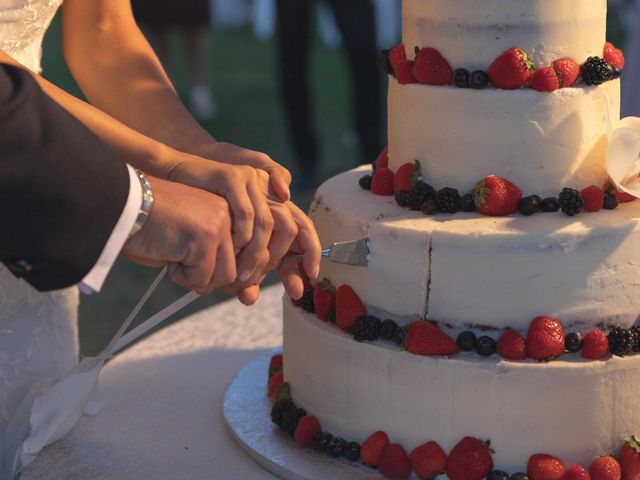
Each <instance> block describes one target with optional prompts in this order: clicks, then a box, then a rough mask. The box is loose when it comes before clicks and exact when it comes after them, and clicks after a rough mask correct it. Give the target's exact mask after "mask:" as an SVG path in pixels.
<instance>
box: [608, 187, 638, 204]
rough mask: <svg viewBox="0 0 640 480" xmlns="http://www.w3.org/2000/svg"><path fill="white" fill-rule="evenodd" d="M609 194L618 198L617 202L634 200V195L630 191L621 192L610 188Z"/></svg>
mask: <svg viewBox="0 0 640 480" xmlns="http://www.w3.org/2000/svg"><path fill="white" fill-rule="evenodd" d="M611 194H612V195H614V196H615V197H616V198H617V199H618V202H619V203H628V202H633V201H634V200H636V197H634V196H633V195H631V194H630V193H627V192H623V191H621V190H612V191H611Z"/></svg>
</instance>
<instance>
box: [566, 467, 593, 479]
mask: <svg viewBox="0 0 640 480" xmlns="http://www.w3.org/2000/svg"><path fill="white" fill-rule="evenodd" d="M562 480H591V475H589V472H587V471H586V470H585V469H584V467H583V466H582V465H578V464H576V465H571V467H569V468H568V469H567V471H566V472H564V476H563V477H562Z"/></svg>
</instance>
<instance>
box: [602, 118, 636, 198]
mask: <svg viewBox="0 0 640 480" xmlns="http://www.w3.org/2000/svg"><path fill="white" fill-rule="evenodd" d="M605 168H606V170H607V173H608V174H609V178H610V179H611V182H612V183H613V185H614V186H615V187H616V188H617V189H618V190H620V191H623V192H627V193H629V194H631V195H633V196H634V197H640V118H638V117H625V118H623V119H622V120H620V123H618V125H617V127H616V128H614V129H613V131H612V132H611V133H610V135H609V147H608V149H607V159H606V162H605Z"/></svg>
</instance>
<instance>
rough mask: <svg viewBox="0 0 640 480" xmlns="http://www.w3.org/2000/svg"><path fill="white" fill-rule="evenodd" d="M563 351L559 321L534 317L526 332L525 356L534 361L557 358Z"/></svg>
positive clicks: (562, 338)
mask: <svg viewBox="0 0 640 480" xmlns="http://www.w3.org/2000/svg"><path fill="white" fill-rule="evenodd" d="M563 351H564V328H562V323H560V320H557V319H555V318H551V317H536V318H534V319H533V322H531V325H529V331H528V332H527V355H528V356H529V357H531V358H535V359H536V360H546V359H549V358H553V357H557V356H558V355H560V354H561V353H562V352H563Z"/></svg>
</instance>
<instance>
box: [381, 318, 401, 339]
mask: <svg viewBox="0 0 640 480" xmlns="http://www.w3.org/2000/svg"><path fill="white" fill-rule="evenodd" d="M397 330H398V324H397V323H396V322H394V321H393V320H391V319H386V320H384V321H383V322H382V324H381V325H380V338H382V339H383V340H393V337H395V335H396V331H397Z"/></svg>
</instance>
